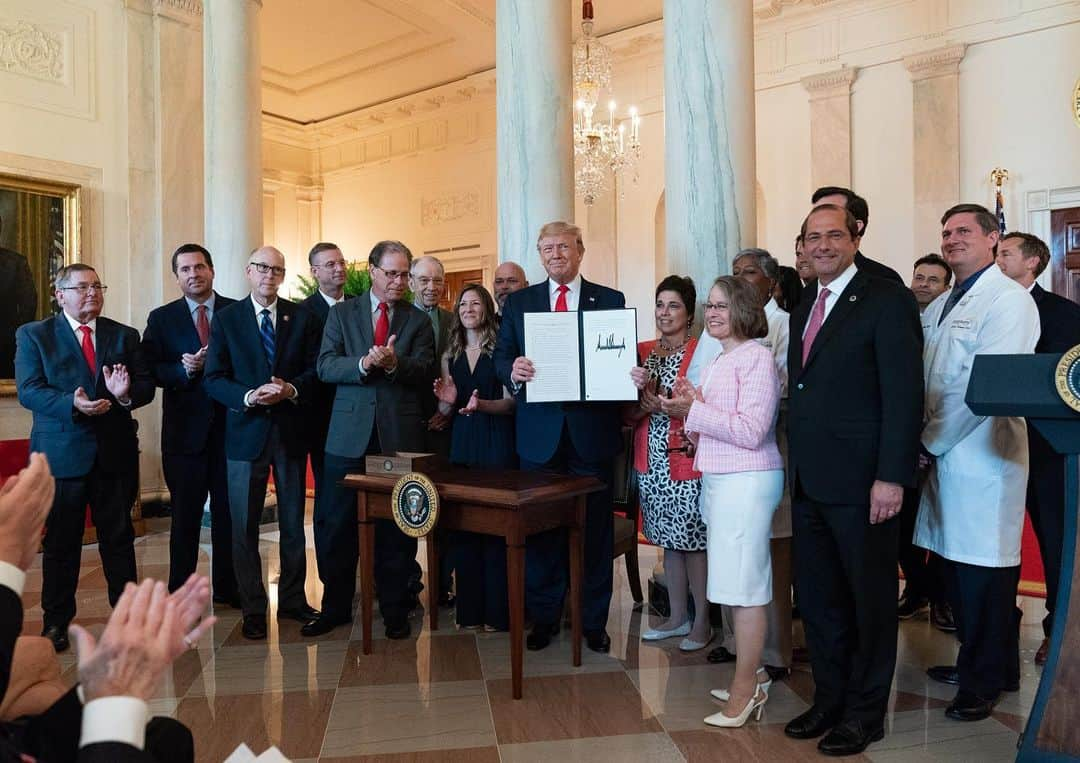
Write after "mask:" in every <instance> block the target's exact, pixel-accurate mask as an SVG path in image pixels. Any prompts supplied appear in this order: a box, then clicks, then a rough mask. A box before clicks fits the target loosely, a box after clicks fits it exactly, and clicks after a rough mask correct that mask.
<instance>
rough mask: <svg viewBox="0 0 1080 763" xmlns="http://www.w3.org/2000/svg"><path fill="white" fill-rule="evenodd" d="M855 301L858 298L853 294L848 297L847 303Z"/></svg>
mask: <svg viewBox="0 0 1080 763" xmlns="http://www.w3.org/2000/svg"><path fill="white" fill-rule="evenodd" d="M857 299H858V297H856V296H855V295H854V294H852V295H851V296H850V297H848V302H854V301H855V300H857Z"/></svg>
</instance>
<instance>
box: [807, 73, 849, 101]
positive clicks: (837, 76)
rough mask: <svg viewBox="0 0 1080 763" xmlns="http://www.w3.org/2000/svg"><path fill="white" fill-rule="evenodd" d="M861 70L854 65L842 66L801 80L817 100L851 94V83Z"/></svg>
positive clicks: (811, 95) (812, 99)
mask: <svg viewBox="0 0 1080 763" xmlns="http://www.w3.org/2000/svg"><path fill="white" fill-rule="evenodd" d="M858 73H859V70H858V69H856V68H854V67H847V66H842V67H840V68H839V69H834V70H833V71H831V72H822V73H821V74H811V75H810V76H809V77H803V78H802V79H801V80H800V82H801V83H802V86H803V87H804V88H806V91H807V92H808V93H810V100H811V101H816V100H820V99H822V98H835V97H836V96H838V95H839V96H846V95H850V94H851V85H852V84H853V83H854V82H855V78H856V77H857V76H858Z"/></svg>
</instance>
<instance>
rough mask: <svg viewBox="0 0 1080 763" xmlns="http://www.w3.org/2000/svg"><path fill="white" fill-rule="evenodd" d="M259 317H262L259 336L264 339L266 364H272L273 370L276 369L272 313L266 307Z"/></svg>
mask: <svg viewBox="0 0 1080 763" xmlns="http://www.w3.org/2000/svg"><path fill="white" fill-rule="evenodd" d="M259 315H261V316H262V322H261V323H260V324H259V336H260V337H262V345H263V350H264V351H265V352H266V362H267V363H269V364H270V368H271V370H272V369H273V368H274V339H275V334H274V324H273V323H272V322H271V321H270V311H269V310H267V309H266V308H265V307H264V308H263V309H262V312H260V313H259Z"/></svg>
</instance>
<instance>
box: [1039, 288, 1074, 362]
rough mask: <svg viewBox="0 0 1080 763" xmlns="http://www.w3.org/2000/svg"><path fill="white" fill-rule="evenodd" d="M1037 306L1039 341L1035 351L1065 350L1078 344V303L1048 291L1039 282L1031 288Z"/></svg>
mask: <svg viewBox="0 0 1080 763" xmlns="http://www.w3.org/2000/svg"><path fill="white" fill-rule="evenodd" d="M1031 298H1032V299H1034V300H1035V306H1036V307H1037V308H1039V324H1040V325H1041V331H1040V333H1039V343H1038V344H1036V345H1035V352H1065V351H1067V350H1070V349H1072V347H1073V346H1074V345H1076V344H1080V305H1078V304H1076V303H1075V302H1073V301H1072V300H1071V299H1065V297H1062V296H1061V295H1059V294H1054V293H1053V292H1049V291H1047V290H1046V289H1044V288H1043V287H1041V286H1039V284H1035V285H1034V286H1033V287H1032V288H1031Z"/></svg>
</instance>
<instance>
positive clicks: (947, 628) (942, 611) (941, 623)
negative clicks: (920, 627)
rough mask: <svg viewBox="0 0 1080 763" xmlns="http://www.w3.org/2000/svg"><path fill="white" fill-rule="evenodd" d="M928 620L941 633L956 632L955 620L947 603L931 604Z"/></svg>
mask: <svg viewBox="0 0 1080 763" xmlns="http://www.w3.org/2000/svg"><path fill="white" fill-rule="evenodd" d="M930 622H931V623H933V625H934V627H935V628H937V629H938V630H939V631H941V632H942V633H956V620H954V619H953V611H952V607H950V606H949V605H948V604H931V605H930Z"/></svg>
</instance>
